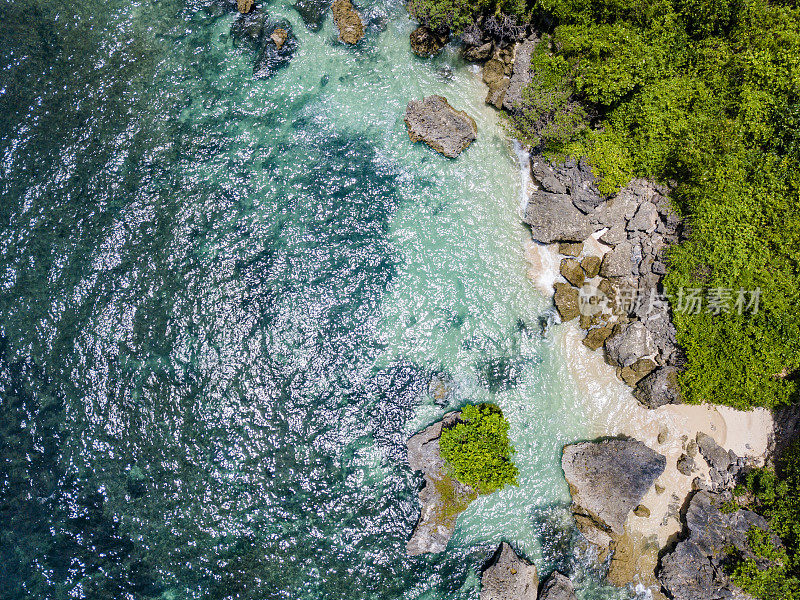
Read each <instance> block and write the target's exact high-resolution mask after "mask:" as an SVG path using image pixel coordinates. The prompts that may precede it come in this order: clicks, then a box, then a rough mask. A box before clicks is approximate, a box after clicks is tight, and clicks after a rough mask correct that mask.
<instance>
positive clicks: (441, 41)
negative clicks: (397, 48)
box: [409, 25, 447, 58]
mask: <svg viewBox="0 0 800 600" xmlns="http://www.w3.org/2000/svg"><path fill="white" fill-rule="evenodd" d="M409 40H410V41H411V51H412V52H413V53H414V54H416V55H417V56H421V57H422V58H429V57H431V56H435V55H436V54H439V52H441V51H442V48H444V45H445V44H446V43H447V35H445V34H443V33H439V32H436V31H434V30H432V29H429V28H427V27H425V26H424V25H421V26H419V27H417V28H416V29H415V30H414V31H412V32H411V35H410V36H409Z"/></svg>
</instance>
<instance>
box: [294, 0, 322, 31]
mask: <svg viewBox="0 0 800 600" xmlns="http://www.w3.org/2000/svg"><path fill="white" fill-rule="evenodd" d="M330 5H331V4H330V1H329V0H297V1H296V2H295V3H294V5H293V6H294V9H295V10H296V11H297V12H298V14H299V15H300V18H301V19H303V23H305V25H306V27H308V29H309V30H310V31H315V32H316V31H319V30H320V29H322V25H323V23H325V17H326V16H327V15H328V8H329V7H330Z"/></svg>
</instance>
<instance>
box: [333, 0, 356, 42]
mask: <svg viewBox="0 0 800 600" xmlns="http://www.w3.org/2000/svg"><path fill="white" fill-rule="evenodd" d="M331 9H332V10H333V21H334V22H335V23H336V27H337V28H338V29H339V41H340V42H344V43H345V44H357V43H358V42H359V40H360V39H361V38H362V37H364V22H363V21H362V20H361V15H359V14H358V12H356V9H355V8H353V3H352V2H350V0H334V2H333V5H332V6H331Z"/></svg>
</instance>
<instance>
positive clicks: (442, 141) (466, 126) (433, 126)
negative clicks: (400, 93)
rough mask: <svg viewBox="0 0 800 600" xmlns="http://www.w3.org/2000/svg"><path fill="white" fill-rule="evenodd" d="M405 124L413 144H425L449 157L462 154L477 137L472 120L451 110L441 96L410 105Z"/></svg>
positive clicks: (417, 101) (458, 111)
mask: <svg viewBox="0 0 800 600" xmlns="http://www.w3.org/2000/svg"><path fill="white" fill-rule="evenodd" d="M405 122H406V126H407V127H408V137H410V138H411V141H412V142H419V141H424V142H425V143H426V144H428V146H430V147H431V148H433V149H434V150H436V151H437V152H440V153H441V154H444V155H445V156H447V157H449V158H455V157H456V156H458V155H459V154H461V153H462V152H463V151H464V150H465V149H466V148H467V147H468V146H469V145H470V144H471V143H472V142H474V141H475V139H476V138H477V137H478V126H477V125H476V124H475V120H474V119H473V118H472V117H470V116H469V115H468V114H467V113H466V112H464V111H463V110H456V109H454V108H453V107H452V106H450V103H448V102H447V98H444V97H443V96H427V97H425V98H423V99H422V100H412V101H411V102H409V103H408V106H407V107H406V115H405Z"/></svg>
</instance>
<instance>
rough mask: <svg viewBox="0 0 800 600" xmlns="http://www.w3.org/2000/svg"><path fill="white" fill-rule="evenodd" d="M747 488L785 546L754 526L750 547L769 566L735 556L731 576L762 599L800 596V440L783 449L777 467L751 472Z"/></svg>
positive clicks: (786, 599) (796, 598) (794, 599)
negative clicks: (781, 545) (779, 545)
mask: <svg viewBox="0 0 800 600" xmlns="http://www.w3.org/2000/svg"><path fill="white" fill-rule="evenodd" d="M747 488H748V489H749V490H750V491H751V492H752V493H753V495H754V497H755V500H754V502H753V505H752V506H751V507H750V508H751V509H753V510H755V511H757V512H759V513H760V514H762V515H764V516H765V517H766V518H767V519H768V520H769V523H770V527H771V528H772V530H773V531H774V532H775V533H776V534H777V535H778V537H780V538H781V541H782V542H783V546H784V547H783V548H780V549H778V548H775V546H773V544H772V542H771V541H770V540H769V539H768V538H767V536H766V534H765V533H764V532H763V531H761V530H760V529H756V528H754V529H752V530H751V531H750V532H749V534H748V543H749V545H750V548H751V549H752V550H753V553H754V554H755V555H756V556H758V557H760V558H761V559H766V561H768V566H767V567H766V568H764V566H763V565H761V567H759V565H758V564H756V562H755V561H754V560H753V559H743V558H742V557H732V558H733V564H732V568H731V571H732V573H731V578H732V580H733V582H734V583H735V584H736V585H738V586H739V587H741V588H742V589H743V590H745V591H746V592H747V593H749V594H751V595H752V596H754V597H756V598H760V599H761V600H800V442H796V443H795V444H794V445H793V446H792V447H790V448H789V450H788V451H787V452H786V453H784V455H783V458H782V459H781V460H780V461H779V462H778V465H777V466H776V468H775V469H769V468H762V469H755V470H753V471H751V472H750V473H748V475H747Z"/></svg>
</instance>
